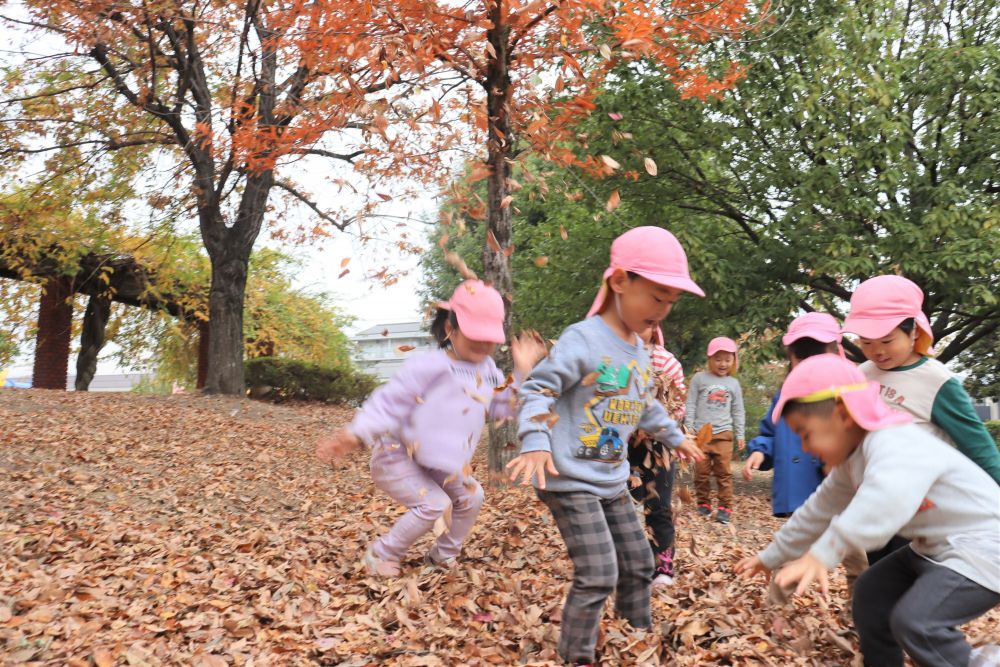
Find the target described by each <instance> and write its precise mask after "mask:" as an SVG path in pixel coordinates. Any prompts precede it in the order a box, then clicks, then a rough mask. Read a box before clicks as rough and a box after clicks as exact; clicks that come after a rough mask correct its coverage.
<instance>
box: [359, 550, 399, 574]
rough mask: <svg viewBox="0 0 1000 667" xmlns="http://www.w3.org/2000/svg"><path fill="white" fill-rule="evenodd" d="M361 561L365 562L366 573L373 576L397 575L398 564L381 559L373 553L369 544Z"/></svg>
mask: <svg viewBox="0 0 1000 667" xmlns="http://www.w3.org/2000/svg"><path fill="white" fill-rule="evenodd" d="M361 562H362V563H364V564H365V569H366V570H368V574H370V575H372V576H373V577H398V576H399V570H400V564H399V563H397V562H396V561H392V560H383V559H381V558H379V557H378V556H376V555H375V551H374V547H373V546H371V545H369V547H368V548H367V549H365V555H364V556H362V558H361Z"/></svg>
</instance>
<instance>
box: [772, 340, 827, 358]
mask: <svg viewBox="0 0 1000 667" xmlns="http://www.w3.org/2000/svg"><path fill="white" fill-rule="evenodd" d="M785 349H786V350H787V351H788V353H789V354H790V355H792V356H794V357H795V358H796V359H798V360H799V361H802V360H803V359H808V358H809V357H815V356H817V355H820V354H827V353H828V352H832V353H834V354H836V353H837V344H836V343H822V342H820V341H818V340H816V339H815V338H799V339H798V340H794V341H792V342H791V343H789V344H788V345H786V346H785Z"/></svg>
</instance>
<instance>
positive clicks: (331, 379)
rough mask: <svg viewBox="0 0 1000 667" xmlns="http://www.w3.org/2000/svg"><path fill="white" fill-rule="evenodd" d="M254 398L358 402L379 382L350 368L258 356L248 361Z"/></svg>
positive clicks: (250, 387) (247, 371)
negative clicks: (329, 366)
mask: <svg viewBox="0 0 1000 667" xmlns="http://www.w3.org/2000/svg"><path fill="white" fill-rule="evenodd" d="M244 365H245V369H246V384H247V387H248V388H249V391H250V396H251V398H261V399H264V400H268V401H273V402H275V403H281V402H283V401H288V400H293V399H297V400H304V401H322V402H324V403H342V404H348V405H358V404H360V403H361V402H362V401H363V400H365V399H366V398H367V397H368V394H370V393H372V391H373V390H374V389H375V387H376V386H378V381H377V380H376V379H375V378H374V377H372V376H371V375H367V374H365V373H359V372H357V371H355V370H353V369H350V368H326V367H323V366H318V365H316V364H311V363H307V362H303V361H294V360H291V359H282V358H280V357H258V358H256V359H248V360H247V361H245V362H244Z"/></svg>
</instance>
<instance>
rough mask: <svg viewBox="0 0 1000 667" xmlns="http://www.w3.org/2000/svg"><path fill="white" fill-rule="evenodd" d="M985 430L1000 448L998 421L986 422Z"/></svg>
mask: <svg viewBox="0 0 1000 667" xmlns="http://www.w3.org/2000/svg"><path fill="white" fill-rule="evenodd" d="M986 430H987V431H989V432H990V435H992V436H993V441H994V442H996V443H997V447H998V448H1000V419H991V420H989V421H988V422H986Z"/></svg>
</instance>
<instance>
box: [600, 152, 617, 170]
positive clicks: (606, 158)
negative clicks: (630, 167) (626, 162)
mask: <svg viewBox="0 0 1000 667" xmlns="http://www.w3.org/2000/svg"><path fill="white" fill-rule="evenodd" d="M601 160H602V161H603V162H604V164H606V165H607V166H608V167H609V168H611V169H618V168H619V167H621V165H620V164H618V162H617V161H615V159H614V158H613V157H611V156H610V155H602V156H601Z"/></svg>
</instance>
